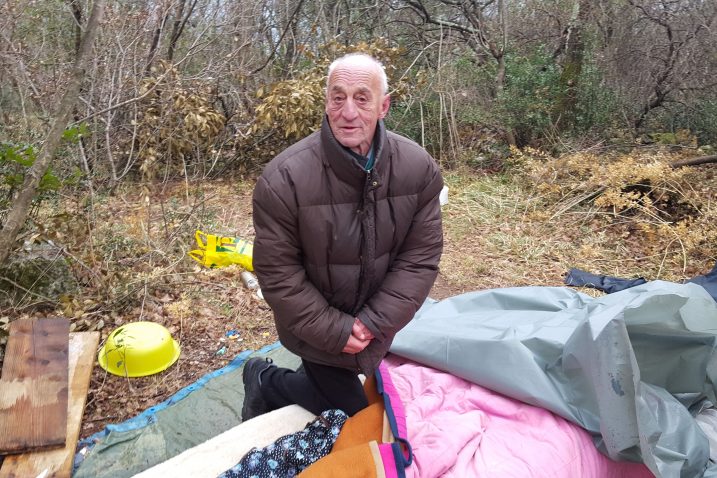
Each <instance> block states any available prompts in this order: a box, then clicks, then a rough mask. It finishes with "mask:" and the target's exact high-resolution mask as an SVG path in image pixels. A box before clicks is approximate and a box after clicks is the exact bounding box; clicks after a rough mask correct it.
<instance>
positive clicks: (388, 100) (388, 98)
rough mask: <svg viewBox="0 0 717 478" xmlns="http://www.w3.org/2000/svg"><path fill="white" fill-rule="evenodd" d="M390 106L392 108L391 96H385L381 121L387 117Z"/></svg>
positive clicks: (382, 102)
mask: <svg viewBox="0 0 717 478" xmlns="http://www.w3.org/2000/svg"><path fill="white" fill-rule="evenodd" d="M390 106H391V96H390V95H384V97H383V101H381V113H380V114H379V115H378V117H379V119H383V118H385V117H386V115H387V114H388V109H389V108H390Z"/></svg>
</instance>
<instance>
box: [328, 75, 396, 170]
mask: <svg viewBox="0 0 717 478" xmlns="http://www.w3.org/2000/svg"><path fill="white" fill-rule="evenodd" d="M376 68H377V67H376V66H374V65H371V64H367V65H361V64H359V65H355V64H345V65H339V66H337V67H336V68H335V69H334V70H333V71H332V72H331V76H330V77H329V82H328V88H327V91H326V114H327V116H328V118H329V126H331V131H332V132H333V133H334V137H335V138H336V140H337V141H338V142H339V143H341V144H342V145H343V146H345V147H347V148H349V149H351V150H353V151H355V152H357V153H359V154H362V155H364V156H365V155H367V154H368V151H369V148H370V147H371V143H372V141H373V135H374V133H375V132H376V122H377V121H378V120H379V119H381V118H383V117H385V116H386V113H388V107H389V104H390V100H389V97H388V95H386V94H384V93H383V87H382V85H381V80H380V77H379V74H378V71H376Z"/></svg>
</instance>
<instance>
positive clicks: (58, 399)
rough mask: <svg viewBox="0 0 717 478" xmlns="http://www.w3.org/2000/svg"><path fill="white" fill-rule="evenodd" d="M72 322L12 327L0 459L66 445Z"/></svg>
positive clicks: (0, 415)
mask: <svg viewBox="0 0 717 478" xmlns="http://www.w3.org/2000/svg"><path fill="white" fill-rule="evenodd" d="M69 333H70V322H69V321H68V320H67V319H30V320H16V321H14V322H13V323H11V324H10V338H9V339H8V343H7V346H6V349H5V363H4V365H3V373H2V379H1V380H0V454H6V453H21V452H24V451H29V450H34V449H39V448H48V447H56V446H64V445H65V429H66V428H67V386H68V382H67V376H68V369H67V364H68V362H67V360H68V356H67V354H68V339H69Z"/></svg>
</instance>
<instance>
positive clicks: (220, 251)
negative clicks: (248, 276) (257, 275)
mask: <svg viewBox="0 0 717 478" xmlns="http://www.w3.org/2000/svg"><path fill="white" fill-rule="evenodd" d="M195 237H196V239H197V246H199V249H194V250H193V251H189V252H188V254H189V257H191V258H192V259H194V260H195V261H197V262H199V263H200V264H202V265H205V266H207V267H224V266H228V265H229V264H239V265H240V266H242V267H243V268H244V269H246V270H248V271H253V270H254V266H253V265H252V255H253V252H254V244H252V243H251V242H250V241H248V240H246V239H240V238H237V237H221V236H215V235H214V234H205V233H203V232H202V231H197V232H196V234H195Z"/></svg>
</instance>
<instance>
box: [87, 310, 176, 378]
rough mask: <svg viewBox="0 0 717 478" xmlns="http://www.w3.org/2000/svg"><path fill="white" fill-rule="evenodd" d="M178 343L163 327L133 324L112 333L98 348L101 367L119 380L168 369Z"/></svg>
mask: <svg viewBox="0 0 717 478" xmlns="http://www.w3.org/2000/svg"><path fill="white" fill-rule="evenodd" d="M178 358H179V344H178V343H177V341H176V340H174V339H173V338H172V335H171V334H170V333H169V330H167V329H166V328H165V327H164V326H162V325H160V324H155V323H154V322H132V323H131V324H126V325H123V326H121V327H118V328H117V329H115V330H113V331H112V333H111V334H110V335H109V337H107V340H106V341H105V344H104V345H103V346H102V348H101V349H100V354H99V357H98V360H99V362H100V366H101V367H102V368H103V369H105V370H107V371H108V372H109V373H111V374H114V375H119V376H120V377H145V376H147V375H152V374H155V373H159V372H161V371H162V370H166V369H167V368H169V367H170V366H171V365H172V364H173V363H174V362H176V361H177V359H178Z"/></svg>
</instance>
